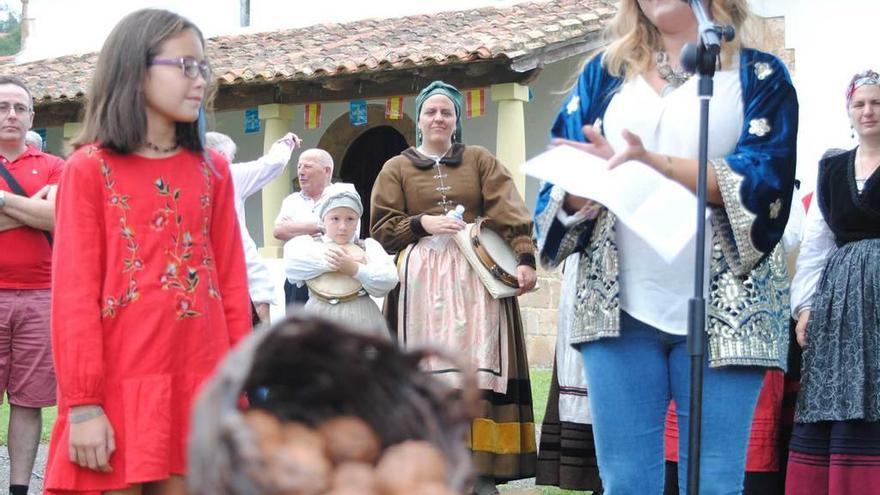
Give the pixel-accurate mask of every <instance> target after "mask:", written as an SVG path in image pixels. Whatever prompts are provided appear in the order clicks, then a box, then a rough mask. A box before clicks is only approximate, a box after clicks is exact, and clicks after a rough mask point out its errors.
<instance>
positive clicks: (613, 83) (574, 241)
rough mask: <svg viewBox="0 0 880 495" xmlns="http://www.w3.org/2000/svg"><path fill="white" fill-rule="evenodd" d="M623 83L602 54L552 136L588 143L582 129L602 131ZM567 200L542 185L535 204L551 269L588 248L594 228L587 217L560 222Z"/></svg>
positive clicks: (563, 111)
mask: <svg viewBox="0 0 880 495" xmlns="http://www.w3.org/2000/svg"><path fill="white" fill-rule="evenodd" d="M620 83H621V80H620V79H618V78H614V77H612V76H610V75H609V74H608V72H607V71H605V69H604V68H603V66H602V56H601V55H597V56H595V57H593V59H592V60H591V61H590V62H589V63H588V64H587V66H586V67H585V68H584V71H583V72H582V73H581V75H580V77H579V78H578V82H577V84H576V85H575V87H574V89H573V90H572V92H571V94H570V95H569V96H568V98H566V100H565V101H564V102H563V104H562V108H561V109H560V110H559V113H558V114H557V116H556V121H555V122H554V123H553V128H552V129H551V130H550V134H551V136H552V137H555V138H556V137H558V138H564V139H570V140H573V141H586V138H585V137H584V133H583V126H584V125H587V124H591V125H596V126H599V127H600V128H601V117H602V116H603V115H604V113H605V109H606V108H607V106H608V103H609V102H610V95H611V94H613V92H614V91H615V90H616V88H617V87H618V86H619V85H620ZM564 199H565V192H564V191H563V190H562V189H561V188H559V187H558V186H555V185H553V184H543V185H542V186H541V189H540V191H539V192H538V198H537V200H536V202H535V212H534V216H535V231H536V235H537V240H538V254H539V257H540V260H541V264H543V265H544V266H546V267H548V268H552V267H555V266H558V265H559V264H560V263H562V261H563V260H565V258H566V257H567V256H568V255H569V254H571V253H573V252H576V251H582V250H584V249H586V248H587V241H588V240H589V236H590V232H591V231H592V229H593V227H594V225H595V221H594V220H593V219H589V218H586V217H585V218H576V221H572V222H565V223H563V222H562V221H560V219H559V216H558V213H559V212H561V211H562V210H561V206H562V202H563V200H564Z"/></svg>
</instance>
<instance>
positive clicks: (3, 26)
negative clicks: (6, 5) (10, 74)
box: [0, 10, 21, 56]
mask: <svg viewBox="0 0 880 495" xmlns="http://www.w3.org/2000/svg"><path fill="white" fill-rule="evenodd" d="M4 13H5V14H6V19H4V20H0V36H2V37H0V56H3V55H15V54H16V53H18V52H19V50H21V21H20V20H19V19H18V17H17V16H16V15H15V14H13V13H12V12H9V11H8V10H6V12H2V11H0V16H2V15H3V14H4Z"/></svg>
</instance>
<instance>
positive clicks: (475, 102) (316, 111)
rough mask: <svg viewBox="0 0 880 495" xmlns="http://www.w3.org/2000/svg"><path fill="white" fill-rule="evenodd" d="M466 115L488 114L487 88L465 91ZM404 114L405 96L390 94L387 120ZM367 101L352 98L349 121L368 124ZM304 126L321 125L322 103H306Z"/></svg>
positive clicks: (312, 127)
mask: <svg viewBox="0 0 880 495" xmlns="http://www.w3.org/2000/svg"><path fill="white" fill-rule="evenodd" d="M463 113H464V117H465V118H468V119H475V118H479V117H483V116H485V115H486V88H476V89H468V90H465V91H464V112H463ZM403 114H404V97H403V96H390V97H388V98H387V99H386V100H385V118H386V119H387V120H400V119H402V118H403ZM367 115H368V113H367V101H366V100H352V101H350V102H349V108H348V116H349V123H350V124H351V125H352V126H354V127H358V126H362V125H367V122H368V117H367ZM303 124H304V125H303V127H305V128H306V129H318V128H320V127H321V104H320V103H309V104H306V105H305V112H304V113H303Z"/></svg>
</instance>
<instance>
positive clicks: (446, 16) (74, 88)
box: [4, 0, 615, 103]
mask: <svg viewBox="0 0 880 495" xmlns="http://www.w3.org/2000/svg"><path fill="white" fill-rule="evenodd" d="M614 12H615V7H614V3H613V1H612V0H554V1H547V2H535V3H524V4H519V5H515V6H512V7H507V8H501V9H499V8H481V9H470V10H462V11H455V12H445V13H439V14H432V15H415V16H409V17H402V18H394V19H367V20H362V21H356V22H350V23H344V24H319V25H315V26H310V27H306V28H298V29H285V30H279V31H272V32H265V33H253V34H234V35H228V36H220V37H216V38H212V39H209V40H208V42H207V52H208V55H209V57H210V59H211V63H212V65H213V67H214V74H215V76H216V77H217V80H218V82H219V84H221V85H224V84H247V83H259V82H277V81H295V80H307V79H314V78H320V77H331V76H334V75H343V74H352V73H369V72H376V71H382V70H392V69H404V68H414V67H421V66H431V65H445V64H457V63H466V62H470V61H479V60H488V59H499V58H500V59H517V58H519V57H525V56H529V55H532V54H534V53H536V52H538V51H540V50H542V49H545V48H547V47H548V46H552V45H554V44H556V43H564V42H569V41H571V40H573V39H577V38H581V37H584V36H586V35H588V34H594V33H598V32H599V31H600V30H601V29H602V27H603V23H604V22H605V21H606V20H608V19H609V18H610V17H611V16H612V15H613V14H614ZM96 59H97V54H95V53H90V54H86V55H68V56H64V57H59V58H55V59H49V60H42V61H37V62H30V63H27V64H20V65H5V66H4V69H5V70H6V72H7V73H12V74H16V75H18V76H20V77H23V78H24V79H25V80H27V81H28V83H29V84H30V85H31V89H32V92H33V94H34V96H35V98H36V100H37V103H49V102H53V101H59V100H63V99H68V98H79V97H82V95H83V94H84V93H85V92H86V90H87V88H88V84H89V81H90V79H91V74H92V70H93V67H94V64H95V61H96Z"/></svg>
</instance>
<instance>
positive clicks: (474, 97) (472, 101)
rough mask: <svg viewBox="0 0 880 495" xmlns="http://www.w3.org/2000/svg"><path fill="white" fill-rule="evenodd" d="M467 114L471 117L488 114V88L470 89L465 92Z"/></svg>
mask: <svg viewBox="0 0 880 495" xmlns="http://www.w3.org/2000/svg"><path fill="white" fill-rule="evenodd" d="M464 106H465V112H464V114H465V116H467V118H469V119H473V118H475V117H482V116H483V115H486V89H485V88H480V89H469V90H467V91H465V93H464Z"/></svg>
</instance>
